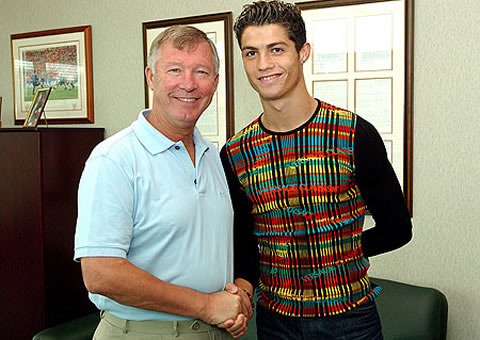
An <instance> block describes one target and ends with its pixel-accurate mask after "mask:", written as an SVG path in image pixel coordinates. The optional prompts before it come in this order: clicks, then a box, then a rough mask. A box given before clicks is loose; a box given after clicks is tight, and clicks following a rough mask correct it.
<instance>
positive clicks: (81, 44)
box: [11, 26, 94, 124]
mask: <svg viewBox="0 0 480 340" xmlns="http://www.w3.org/2000/svg"><path fill="white" fill-rule="evenodd" d="M11 52H12V67H13V89H14V119H15V124H24V122H25V119H26V116H27V114H28V110H29V108H30V107H31V104H32V100H33V98H34V95H35V92H36V90H38V89H42V88H48V87H50V88H52V90H51V93H50V97H49V101H48V103H47V105H46V107H45V112H46V114H47V116H48V123H52V124H68V123H93V121H94V117H93V75H92V31H91V26H80V27H71V28H62V29H53V30H48V31H40V32H30V33H21V34H12V35H11ZM40 123H42V121H40Z"/></svg>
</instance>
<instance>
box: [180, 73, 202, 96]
mask: <svg viewBox="0 0 480 340" xmlns="http://www.w3.org/2000/svg"><path fill="white" fill-rule="evenodd" d="M197 87H198V85H197V80H196V78H195V74H194V73H193V72H185V74H184V75H183V78H182V82H181V83H180V88H181V89H182V90H185V91H186V92H192V91H194V90H195V89H196V88H197Z"/></svg>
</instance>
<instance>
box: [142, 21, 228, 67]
mask: <svg viewBox="0 0 480 340" xmlns="http://www.w3.org/2000/svg"><path fill="white" fill-rule="evenodd" d="M167 41H170V42H172V45H173V47H175V48H177V49H179V50H181V49H183V48H184V47H187V48H193V47H195V46H197V44H198V43H200V42H202V41H205V42H207V43H208V46H209V47H210V50H211V51H212V56H213V65H214V68H215V70H214V71H215V75H217V74H218V71H219V69H220V60H219V57H218V53H217V48H216V47H215V44H214V43H213V41H211V40H210V39H209V38H208V36H207V35H206V34H205V32H203V31H200V30H199V29H198V28H195V27H192V26H185V25H175V26H171V27H169V28H167V29H166V30H165V31H162V32H161V33H160V34H159V35H158V36H157V37H156V38H155V40H154V41H153V42H152V44H151V45H150V53H149V55H148V59H147V65H148V67H150V69H151V70H152V71H153V72H155V71H156V70H155V65H156V64H157V60H158V58H159V53H158V51H159V49H160V47H162V45H163V44H164V43H166V42H167Z"/></svg>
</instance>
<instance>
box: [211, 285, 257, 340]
mask: <svg viewBox="0 0 480 340" xmlns="http://www.w3.org/2000/svg"><path fill="white" fill-rule="evenodd" d="M237 284H241V286H242V287H248V288H240V287H239V286H237ZM252 290H253V288H252V286H251V285H250V283H248V282H247V281H245V280H243V279H237V280H235V284H234V283H227V284H226V286H225V290H224V291H221V292H216V293H213V294H209V295H208V302H207V304H206V306H205V313H204V317H203V318H202V319H203V321H205V322H207V323H209V324H213V325H217V327H219V328H224V329H226V330H227V331H228V332H229V333H230V334H231V335H232V336H233V337H234V338H235V339H236V338H239V337H241V336H242V335H245V333H246V332H247V325H248V322H249V321H250V320H251V319H252V317H253V308H252V300H251V296H252Z"/></svg>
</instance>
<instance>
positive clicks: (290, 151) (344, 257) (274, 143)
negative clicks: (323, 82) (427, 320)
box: [226, 102, 379, 317]
mask: <svg viewBox="0 0 480 340" xmlns="http://www.w3.org/2000/svg"><path fill="white" fill-rule="evenodd" d="M355 125H356V115H355V114H353V113H351V112H348V111H344V110H341V109H338V108H336V107H333V106H331V105H328V104H326V103H324V102H320V104H319V107H318V109H317V112H316V113H315V114H314V115H313V117H312V118H311V119H310V120H309V122H307V123H306V124H304V125H303V126H302V127H300V128H298V129H296V130H295V131H292V132H291V133H269V132H267V131H265V130H263V129H262V127H261V126H260V123H259V119H257V120H255V121H254V122H252V123H251V124H250V125H249V126H247V127H246V128H245V129H243V130H242V131H240V132H239V133H238V134H236V135H235V136H234V137H232V138H231V139H230V140H229V141H228V143H227V146H226V150H227V154H228V157H229V161H230V164H231V166H232V169H233V171H234V173H235V174H236V175H237V177H238V179H239V181H240V183H241V186H242V188H243V190H244V191H245V193H246V195H247V196H248V197H249V199H250V200H251V202H252V203H253V211H252V214H253V216H254V221H255V226H254V233H255V235H256V236H257V238H258V243H259V252H260V282H259V287H258V288H259V289H258V291H257V293H258V296H259V301H260V302H261V303H262V304H264V305H265V306H266V307H267V308H269V309H270V310H272V311H276V312H278V313H280V314H283V315H287V316H295V317H300V316H303V317H321V316H329V315H336V314H339V313H343V312H345V311H347V310H350V309H352V308H354V307H355V306H357V305H359V304H362V303H364V302H367V301H369V300H371V299H373V298H374V297H375V296H376V295H378V293H379V289H378V290H377V289H375V290H374V289H372V287H371V286H370V283H369V279H368V276H367V269H368V267H369V262H368V260H367V259H366V258H364V257H363V254H362V249H361V234H362V227H363V222H364V214H365V204H364V201H363V199H362V196H361V194H360V191H359V189H358V187H357V186H356V184H355V181H354V174H355V164H354V153H353V146H354V143H353V141H354V136H355Z"/></svg>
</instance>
